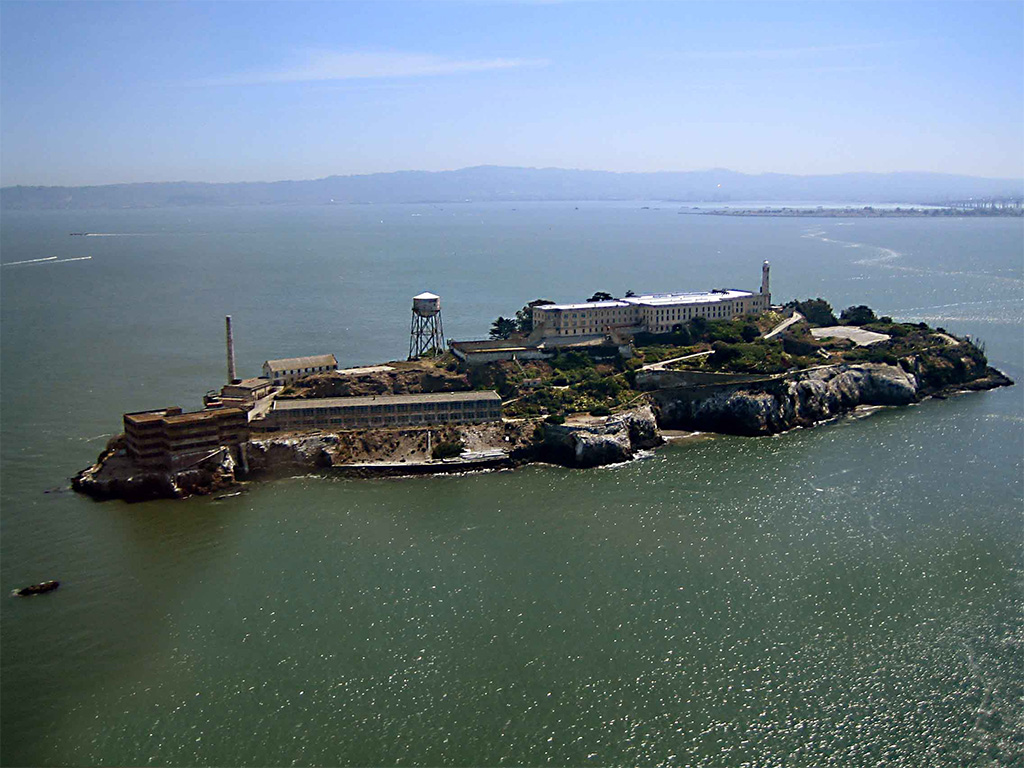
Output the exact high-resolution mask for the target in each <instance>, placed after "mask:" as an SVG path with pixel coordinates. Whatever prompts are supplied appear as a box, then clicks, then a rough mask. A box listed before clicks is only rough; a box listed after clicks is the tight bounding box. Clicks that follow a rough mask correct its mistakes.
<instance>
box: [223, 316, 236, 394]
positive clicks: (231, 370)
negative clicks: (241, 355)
mask: <svg viewBox="0 0 1024 768" xmlns="http://www.w3.org/2000/svg"><path fill="white" fill-rule="evenodd" d="M224 330H225V332H226V334H227V342H228V384H232V383H234V381H235V338H234V336H232V335H231V315H228V316H227V317H225V318H224Z"/></svg>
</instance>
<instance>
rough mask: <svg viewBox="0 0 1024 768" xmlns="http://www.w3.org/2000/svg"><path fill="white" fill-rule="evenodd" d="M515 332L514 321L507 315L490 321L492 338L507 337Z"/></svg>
mask: <svg viewBox="0 0 1024 768" xmlns="http://www.w3.org/2000/svg"><path fill="white" fill-rule="evenodd" d="M515 332H516V321H515V320H510V319H509V318H507V317H499V318H498V319H497V320H495V321H494V322H493V323H491V338H492V339H507V338H508V337H509V336H511V335H512V334H513V333H515Z"/></svg>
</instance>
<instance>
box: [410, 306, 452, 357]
mask: <svg viewBox="0 0 1024 768" xmlns="http://www.w3.org/2000/svg"><path fill="white" fill-rule="evenodd" d="M434 350H437V352H438V353H441V352H444V330H443V329H442V328H441V297H440V296H437V295H435V294H433V293H426V292H424V293H421V294H420V295H419V296H413V297H412V330H411V332H410V336H409V359H410V360H416V359H417V358H419V357H421V356H423V355H426V354H430V353H431V352H432V351H434Z"/></svg>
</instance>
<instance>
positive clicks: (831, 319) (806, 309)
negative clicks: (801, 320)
mask: <svg viewBox="0 0 1024 768" xmlns="http://www.w3.org/2000/svg"><path fill="white" fill-rule="evenodd" d="M786 306H787V307H792V308H793V309H795V310H796V311H797V312H799V313H800V314H801V315H803V316H804V317H805V318H807V322H808V323H810V324H811V325H836V324H837V323H838V322H839V321H838V320H836V316H835V313H834V312H833V311H832V305H831V304H829V303H828V302H827V301H825V300H824V299H822V298H820V297H819V298H817V299H804V300H803V301H791V302H789V303H788V304H786Z"/></svg>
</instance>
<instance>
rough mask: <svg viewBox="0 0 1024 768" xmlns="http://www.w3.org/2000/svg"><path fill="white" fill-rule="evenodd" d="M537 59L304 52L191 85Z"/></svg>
mask: <svg viewBox="0 0 1024 768" xmlns="http://www.w3.org/2000/svg"><path fill="white" fill-rule="evenodd" d="M546 64H547V62H546V61H543V60H537V59H506V58H490V59H457V58H451V57H447V56H435V55H433V54H422V53H402V52H395V51H382V52H365V51H356V52H339V51H325V50H311V51H305V52H303V53H302V55H301V61H300V62H299V63H298V64H296V65H294V66H291V67H284V68H279V69H271V70H262V71H252V72H240V73H236V74H232V75H226V76H224V77H214V78H209V79H205V80H200V81H197V82H195V83H194V84H195V85H207V86H217V85H264V84H274V83H314V82H337V81H344V80H372V79H377V80H380V79H392V78H415V77H431V76H439V75H456V74H461V73H466V72H485V71H488V70H501V69H516V68H521V67H539V66H545V65H546Z"/></svg>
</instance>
